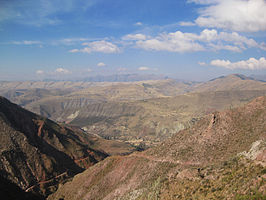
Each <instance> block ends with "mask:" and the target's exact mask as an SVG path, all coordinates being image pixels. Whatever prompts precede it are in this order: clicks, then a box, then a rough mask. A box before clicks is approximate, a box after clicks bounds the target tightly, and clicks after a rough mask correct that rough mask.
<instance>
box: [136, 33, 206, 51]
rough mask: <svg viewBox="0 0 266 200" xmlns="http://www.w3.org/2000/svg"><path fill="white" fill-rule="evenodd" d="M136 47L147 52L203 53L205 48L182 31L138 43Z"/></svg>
mask: <svg viewBox="0 0 266 200" xmlns="http://www.w3.org/2000/svg"><path fill="white" fill-rule="evenodd" d="M136 46H137V47H139V48H143V49H145V50H154V51H170V52H188V51H191V52H192V51H202V50H204V47H203V46H202V45H200V44H199V43H197V42H195V41H194V40H193V39H191V38H190V37H189V36H188V35H186V34H185V33H182V32H180V31H177V32H174V33H168V34H167V33H163V34H161V35H159V36H157V37H155V38H152V39H148V40H144V41H141V40H139V41H137V42H136Z"/></svg>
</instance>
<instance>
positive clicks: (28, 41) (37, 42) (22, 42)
mask: <svg viewBox="0 0 266 200" xmlns="http://www.w3.org/2000/svg"><path fill="white" fill-rule="evenodd" d="M11 44H16V45H36V44H42V42H41V41H38V40H23V41H13V42H11Z"/></svg>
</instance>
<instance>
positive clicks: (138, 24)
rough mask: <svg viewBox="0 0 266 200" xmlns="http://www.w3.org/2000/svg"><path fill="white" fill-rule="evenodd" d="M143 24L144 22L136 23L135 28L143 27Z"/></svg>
mask: <svg viewBox="0 0 266 200" xmlns="http://www.w3.org/2000/svg"><path fill="white" fill-rule="evenodd" d="M142 25H143V24H142V22H136V23H135V26H142Z"/></svg>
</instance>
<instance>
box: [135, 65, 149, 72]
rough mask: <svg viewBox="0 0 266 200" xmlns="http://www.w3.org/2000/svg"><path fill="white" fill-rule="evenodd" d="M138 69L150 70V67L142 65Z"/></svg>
mask: <svg viewBox="0 0 266 200" xmlns="http://www.w3.org/2000/svg"><path fill="white" fill-rule="evenodd" d="M138 70H139V71H148V70H150V68H149V67H146V66H142V67H139V68H138Z"/></svg>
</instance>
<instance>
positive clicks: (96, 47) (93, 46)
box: [69, 40, 120, 53]
mask: <svg viewBox="0 0 266 200" xmlns="http://www.w3.org/2000/svg"><path fill="white" fill-rule="evenodd" d="M82 45H83V46H87V47H85V48H82V49H72V50H70V51H69V52H71V53H76V52H82V53H92V52H101V53H118V52H120V49H119V48H118V46H116V45H115V44H113V43H111V42H107V41H105V40H101V41H94V42H88V43H83V44H82Z"/></svg>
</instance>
